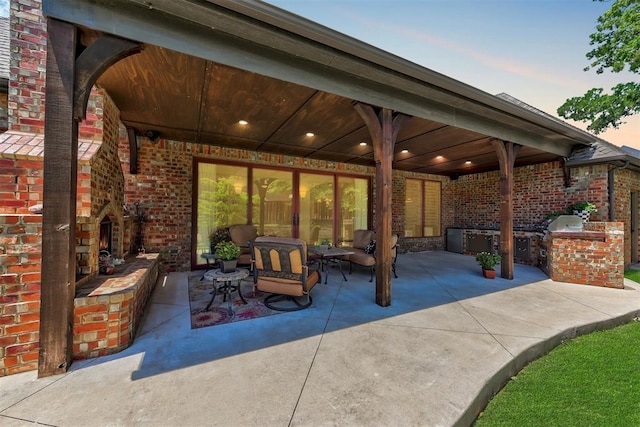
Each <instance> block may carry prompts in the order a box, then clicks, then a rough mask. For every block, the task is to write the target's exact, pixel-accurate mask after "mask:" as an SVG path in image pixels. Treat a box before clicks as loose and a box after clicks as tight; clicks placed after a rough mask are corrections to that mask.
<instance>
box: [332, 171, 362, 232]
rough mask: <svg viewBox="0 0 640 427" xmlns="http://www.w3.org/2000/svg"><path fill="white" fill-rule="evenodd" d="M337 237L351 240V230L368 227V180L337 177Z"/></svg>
mask: <svg viewBox="0 0 640 427" xmlns="http://www.w3.org/2000/svg"><path fill="white" fill-rule="evenodd" d="M338 202H339V204H340V206H339V209H338V239H339V240H353V230H366V229H368V228H369V180H367V179H365V178H353V177H347V176H340V177H338Z"/></svg>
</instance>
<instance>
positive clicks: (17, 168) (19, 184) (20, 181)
mask: <svg viewBox="0 0 640 427" xmlns="http://www.w3.org/2000/svg"><path fill="white" fill-rule="evenodd" d="M3 136H7V135H6V134H4V135H3ZM1 144H2V142H1V141H0V145H1ZM42 169H43V161H42V159H38V158H35V159H32V158H29V157H26V158H21V157H20V156H18V155H15V154H9V153H3V154H0V214H29V213H30V212H29V207H30V206H33V205H37V204H41V203H42V190H43V182H42Z"/></svg>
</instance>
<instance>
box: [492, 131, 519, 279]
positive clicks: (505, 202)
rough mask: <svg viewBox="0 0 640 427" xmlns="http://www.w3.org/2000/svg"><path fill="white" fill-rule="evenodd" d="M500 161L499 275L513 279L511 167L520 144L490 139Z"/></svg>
mask: <svg viewBox="0 0 640 427" xmlns="http://www.w3.org/2000/svg"><path fill="white" fill-rule="evenodd" d="M491 145H492V146H493V148H494V149H495V150H496V154H497V155H498V162H499V163H500V256H501V257H502V262H501V264H500V267H501V277H502V278H503V279H513V255H514V254H513V252H514V250H513V167H514V164H515V161H516V156H517V154H518V150H519V149H520V146H519V145H517V144H514V143H512V142H503V141H500V140H498V139H492V140H491Z"/></svg>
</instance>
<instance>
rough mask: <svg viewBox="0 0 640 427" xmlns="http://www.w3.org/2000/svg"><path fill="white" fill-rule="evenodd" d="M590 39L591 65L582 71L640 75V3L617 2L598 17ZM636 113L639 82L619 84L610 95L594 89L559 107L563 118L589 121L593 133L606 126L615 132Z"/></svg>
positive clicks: (639, 104)
mask: <svg viewBox="0 0 640 427" xmlns="http://www.w3.org/2000/svg"><path fill="white" fill-rule="evenodd" d="M594 1H604V0H594ZM589 37H590V39H591V41H590V43H589V44H590V45H591V46H595V47H594V48H593V49H592V50H591V51H590V52H588V53H587V58H588V59H589V60H590V61H592V62H591V64H590V65H589V66H588V67H586V68H585V69H584V71H588V70H590V69H595V70H596V73H598V74H602V73H603V72H604V70H605V69H610V70H611V71H612V72H614V73H619V72H621V71H624V70H625V69H626V68H627V67H628V68H629V71H631V72H632V73H636V74H638V73H640V0H616V1H615V2H614V3H613V4H612V5H611V8H610V9H609V10H608V11H607V12H605V13H604V14H603V15H602V16H600V17H599V18H598V24H597V25H596V32H595V33H593V34H591V35H590V36H589ZM639 112H640V83H638V82H629V83H620V84H618V85H616V86H615V87H613V88H612V89H611V93H610V94H607V93H604V90H603V89H602V88H593V89H590V90H589V91H587V92H586V93H585V94H584V95H583V96H578V97H574V98H570V99H568V100H567V101H566V102H565V103H564V104H562V105H561V106H560V107H559V108H558V114H559V115H560V116H562V117H564V118H565V119H571V120H576V121H581V122H590V124H589V125H588V127H587V129H589V130H591V131H593V132H595V133H596V134H597V133H600V132H602V131H604V130H606V129H607V128H609V127H614V128H616V129H617V128H618V127H619V126H620V125H621V124H623V123H624V121H623V119H624V118H625V117H628V116H631V115H633V114H636V113H639Z"/></svg>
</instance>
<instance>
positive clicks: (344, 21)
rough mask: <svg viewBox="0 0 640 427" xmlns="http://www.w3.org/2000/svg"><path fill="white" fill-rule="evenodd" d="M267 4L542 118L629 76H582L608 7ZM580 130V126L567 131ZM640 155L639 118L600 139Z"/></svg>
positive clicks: (426, 0)
mask: <svg viewBox="0 0 640 427" xmlns="http://www.w3.org/2000/svg"><path fill="white" fill-rule="evenodd" d="M268 2H269V3H271V4H273V5H275V6H278V7H280V8H283V9H285V10H288V11H289V12H293V13H295V14H297V15H300V16H303V17H305V18H307V19H310V20H312V21H315V22H317V23H320V24H322V25H325V26H327V27H329V28H332V29H334V30H337V31H339V32H341V33H344V34H347V35H349V36H352V37H355V38H357V39H359V40H361V41H364V42H366V43H369V44H371V45H373V46H376V47H378V48H380V49H383V50H386V51H388V52H391V53H393V54H396V55H398V56H401V57H403V58H405V59H407V60H410V61H412V62H415V63H417V64H420V65H422V66H424V67H427V68H430V69H432V70H434V71H437V72H440V73H442V74H445V75H447V76H449V77H452V78H454V79H456V80H460V81H462V82H464V83H467V84H470V85H472V86H475V87H477V88H479V89H481V90H484V91H486V92H488V93H491V94H497V93H500V92H507V93H509V94H510V95H512V96H515V97H516V98H519V99H521V100H522V101H524V102H527V103H529V104H531V105H533V106H535V107H537V108H539V109H541V110H543V111H545V112H547V113H549V114H553V115H556V109H557V107H558V106H560V105H561V104H562V103H563V102H564V101H565V100H566V99H567V98H569V97H572V96H578V95H582V94H583V93H584V92H585V91H586V90H588V89H590V88H592V87H604V88H605V89H606V90H608V89H609V88H610V87H612V86H614V85H615V84H616V83H618V82H623V81H631V80H632V79H635V80H637V79H638V76H637V75H632V74H630V73H626V74H610V73H608V74H605V75H597V74H596V73H595V72H593V71H589V72H584V71H583V68H584V67H585V66H587V65H588V61H587V59H586V57H585V54H586V53H587V52H588V51H589V34H591V33H592V32H593V31H594V30H595V25H596V22H597V18H598V16H600V15H601V14H602V13H604V12H605V11H606V10H607V9H608V8H609V7H610V5H611V2H610V1H608V2H603V3H602V2H593V1H589V0H268ZM574 124H575V125H576V126H578V127H581V128H583V129H584V128H585V127H586V125H585V124H581V123H574ZM600 136H601V137H603V138H605V139H606V140H608V141H610V142H612V143H614V144H617V145H629V146H633V147H636V148H640V116H635V117H633V118H632V119H629V121H628V123H627V124H626V125H623V126H622V127H621V128H620V129H619V130H613V131H608V132H606V133H603V134H601V135H600Z"/></svg>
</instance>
